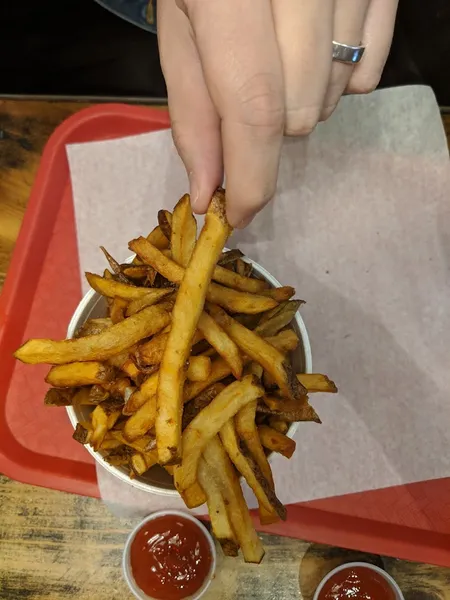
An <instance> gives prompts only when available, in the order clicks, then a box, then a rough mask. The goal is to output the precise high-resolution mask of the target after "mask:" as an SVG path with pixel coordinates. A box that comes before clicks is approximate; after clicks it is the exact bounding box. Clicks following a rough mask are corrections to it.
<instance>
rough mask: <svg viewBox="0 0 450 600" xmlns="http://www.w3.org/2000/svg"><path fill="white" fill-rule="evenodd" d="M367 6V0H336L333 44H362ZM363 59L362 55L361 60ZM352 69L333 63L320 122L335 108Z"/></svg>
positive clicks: (349, 66) (352, 67)
mask: <svg viewBox="0 0 450 600" xmlns="http://www.w3.org/2000/svg"><path fill="white" fill-rule="evenodd" d="M368 6H369V0H336V4H335V10H334V26H333V40H334V41H335V42H339V43H341V44H349V45H350V46H359V45H360V44H361V43H362V37H363V27H364V23H365V20H366V14H367V9H368ZM330 53H331V48H330ZM364 59H365V57H364V55H363V59H362V60H364ZM353 69H354V65H349V64H344V63H340V62H337V61H333V66H332V69H331V77H330V81H329V83H328V89H327V93H326V97H325V100H324V104H323V110H322V114H321V119H322V120H326V119H327V118H328V117H329V116H330V115H331V113H332V112H333V111H334V109H335V108H336V105H337V103H338V102H339V100H340V98H341V96H342V94H343V93H344V91H345V89H346V87H347V85H348V82H349V81H350V77H351V76H352V73H353Z"/></svg>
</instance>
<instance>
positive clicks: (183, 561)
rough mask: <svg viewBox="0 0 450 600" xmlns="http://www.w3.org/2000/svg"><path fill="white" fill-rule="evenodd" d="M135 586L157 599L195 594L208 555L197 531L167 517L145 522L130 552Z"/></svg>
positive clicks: (206, 570)
mask: <svg viewBox="0 0 450 600" xmlns="http://www.w3.org/2000/svg"><path fill="white" fill-rule="evenodd" d="M130 563H131V570H132V572H133V577H134V580H135V582H136V584H137V585H138V586H139V587H140V588H141V590H142V591H143V592H145V593H146V594H147V595H148V596H150V597H152V598H155V599H157V600H182V598H186V597H188V596H191V595H193V594H195V592H197V591H198V590H199V589H200V588H201V587H202V585H203V582H204V581H205V578H206V576H207V575H208V573H209V571H210V569H211V564H212V554H211V548H210V546H209V543H208V540H207V538H206V536H205V535H204V534H203V533H202V531H201V530H200V528H199V527H198V526H197V525H196V524H195V523H193V522H192V521H190V520H189V519H185V518H183V517H180V516H177V515H167V516H163V517H158V518H156V519H154V520H152V521H148V522H147V523H145V524H144V525H143V526H142V527H141V529H140V530H139V531H138V532H137V534H136V536H135V537H134V540H133V542H132V544H131V549H130Z"/></svg>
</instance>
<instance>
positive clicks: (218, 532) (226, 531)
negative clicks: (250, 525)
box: [198, 458, 239, 556]
mask: <svg viewBox="0 0 450 600" xmlns="http://www.w3.org/2000/svg"><path fill="white" fill-rule="evenodd" d="M198 481H199V483H200V485H201V486H202V488H203V490H204V492H205V495H206V502H207V505H208V512H209V515H210V518H211V527H212V530H213V533H214V535H215V537H216V539H217V540H218V542H219V544H220V545H221V547H222V550H223V553H224V554H225V556H237V555H238V552H239V544H238V542H237V538H236V535H235V533H234V531H233V527H232V525H231V522H230V520H229V517H228V513H227V507H226V505H225V501H224V498H223V496H222V493H221V491H220V488H219V486H218V484H217V482H216V481H215V474H214V472H213V469H211V468H210V467H209V465H208V464H207V463H206V461H205V460H204V459H203V458H201V459H200V462H199V465H198Z"/></svg>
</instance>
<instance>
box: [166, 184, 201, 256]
mask: <svg viewBox="0 0 450 600" xmlns="http://www.w3.org/2000/svg"><path fill="white" fill-rule="evenodd" d="M196 240H197V221H196V220H195V217H194V215H193V214H192V209H191V201H190V198H189V194H184V196H183V197H182V198H180V200H179V201H178V202H177V204H176V206H175V208H174V211H173V218H172V235H171V238H170V249H171V251H172V259H173V260H174V261H175V262H176V263H177V264H179V265H181V266H182V267H187V265H188V263H189V261H190V259H191V256H192V253H193V251H194V246H195V242H196Z"/></svg>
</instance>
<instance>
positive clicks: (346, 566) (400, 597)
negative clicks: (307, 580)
mask: <svg viewBox="0 0 450 600" xmlns="http://www.w3.org/2000/svg"><path fill="white" fill-rule="evenodd" d="M352 567H365V568H366V569H370V570H371V571H375V572H376V573H378V574H379V575H381V576H382V577H383V579H384V580H385V581H386V583H387V584H388V585H390V587H391V589H392V591H393V592H394V594H395V600H404V597H403V594H402V591H401V589H400V588H399V586H398V584H397V582H396V581H395V579H393V578H392V577H391V576H390V575H389V573H386V571H384V570H383V569H381V568H380V567H377V566H375V565H372V564H371V563H365V562H351V563H346V564H344V565H340V566H339V567H336V568H335V569H333V570H332V571H330V572H329V573H328V575H326V576H325V577H324V578H323V579H322V581H321V582H320V583H319V586H318V588H317V589H316V592H315V594H314V598H313V600H319V594H320V592H321V591H322V590H323V588H324V586H325V584H326V583H327V581H328V580H329V579H331V577H333V576H334V575H335V574H336V573H339V572H340V571H343V570H344V569H349V568H350V569H351V568H352Z"/></svg>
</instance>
